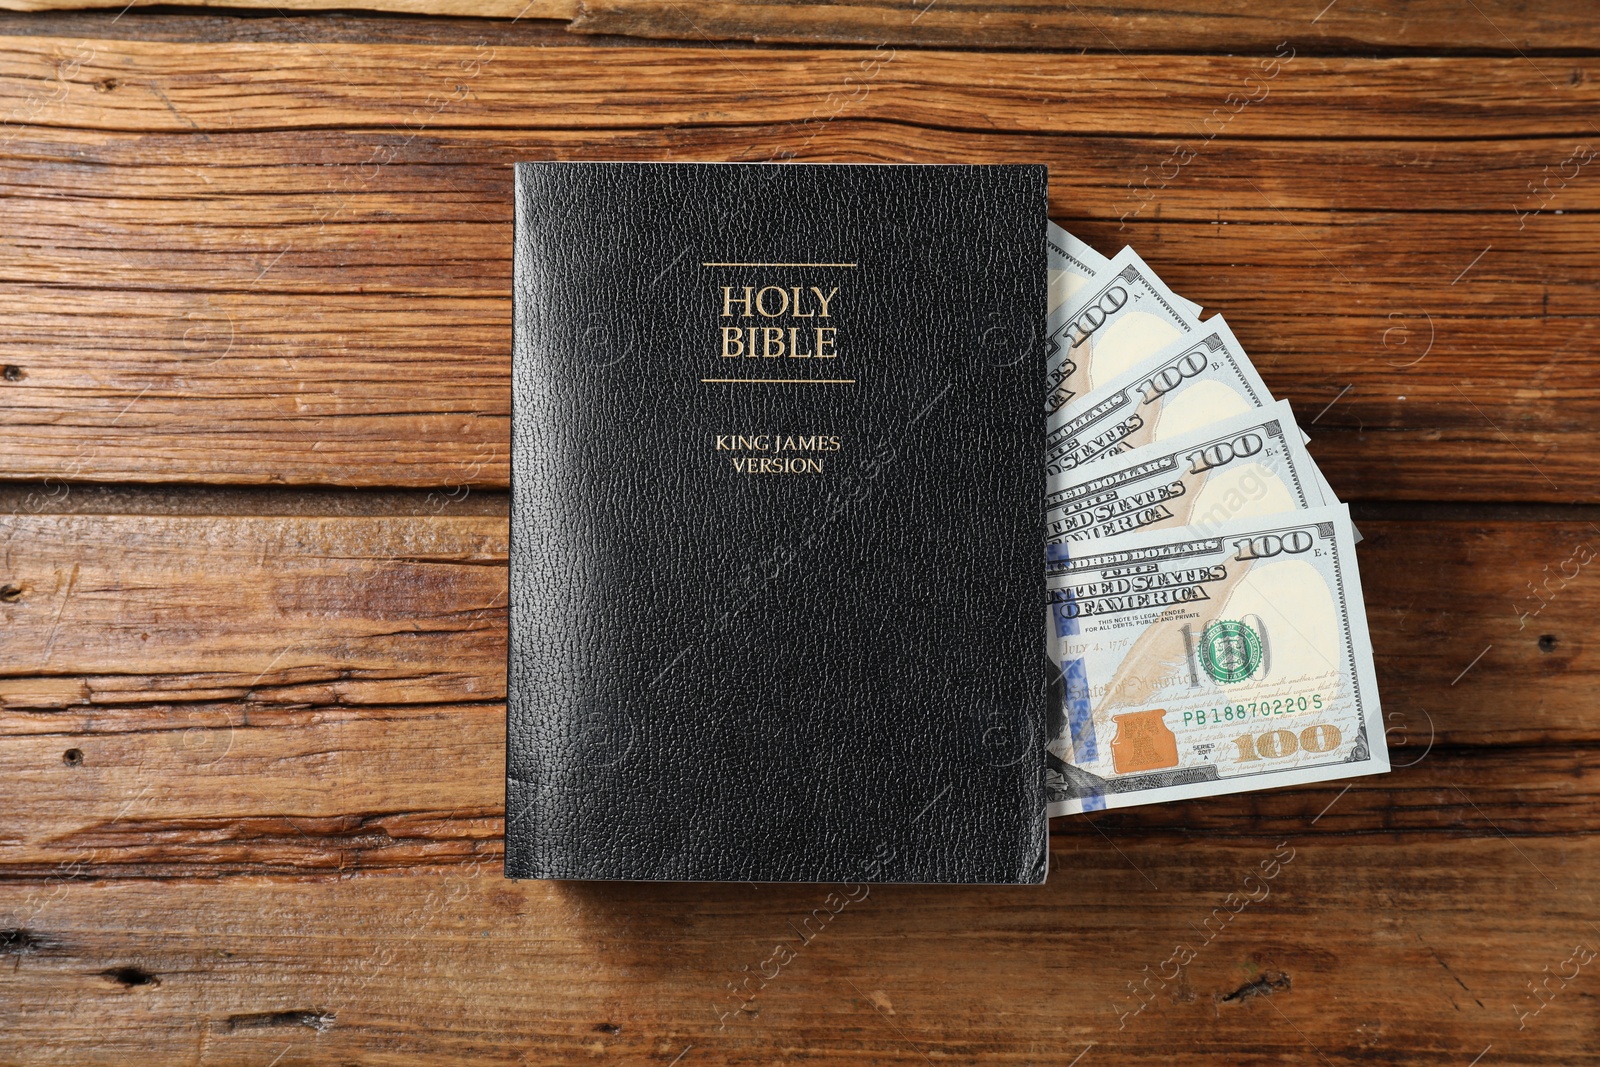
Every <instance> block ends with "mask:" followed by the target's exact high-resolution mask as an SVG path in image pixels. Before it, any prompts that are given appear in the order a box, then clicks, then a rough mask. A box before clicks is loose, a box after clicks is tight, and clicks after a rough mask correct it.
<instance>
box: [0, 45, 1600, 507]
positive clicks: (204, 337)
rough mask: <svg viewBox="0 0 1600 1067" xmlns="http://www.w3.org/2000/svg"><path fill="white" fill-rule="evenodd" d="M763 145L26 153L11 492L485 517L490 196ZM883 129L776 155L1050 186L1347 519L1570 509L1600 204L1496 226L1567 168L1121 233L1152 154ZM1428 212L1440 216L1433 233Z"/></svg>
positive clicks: (1361, 188) (266, 137)
mask: <svg viewBox="0 0 1600 1067" xmlns="http://www.w3.org/2000/svg"><path fill="white" fill-rule="evenodd" d="M485 76H487V75H485ZM759 129H760V128H759V127H738V128H736V129H734V130H733V131H732V132H729V131H724V130H720V129H717V130H710V131H698V132H694V133H693V134H692V135H686V134H681V133H679V132H674V131H635V132H622V133H612V134H607V135H605V136H600V137H595V138H594V139H592V140H588V141H586V140H585V138H588V137H589V136H590V135H589V134H586V133H584V132H581V131H554V132H541V133H539V134H538V135H537V138H536V139H534V140H532V141H528V142H526V143H523V144H520V145H513V146H507V145H506V144H505V143H504V142H503V139H502V138H501V135H500V134H498V133H495V132H493V131H474V130H444V131H437V132H430V133H429V134H428V143H427V147H426V149H425V150H424V149H422V148H421V147H418V146H415V145H413V146H412V147H409V148H407V149H405V150H404V152H401V151H399V150H393V151H391V150H392V149H394V146H395V144H396V143H397V142H396V141H395V140H394V138H393V135H386V134H382V133H376V132H357V133H349V132H335V131H326V130H318V129H308V130H298V131H284V132H276V133H249V134H241V135H237V136H230V137H229V138H228V139H227V144H226V146H223V145H222V144H221V142H218V141H215V140H212V141H206V140H201V139H200V137H198V136H196V135H193V134H153V135H152V134H127V133H104V132H100V133H93V134H87V135H86V134H82V133H80V132H77V131H72V130H65V129H62V130H55V129H45V128H33V129H29V130H27V131H26V132H25V133H18V136H17V137H16V139H15V140H14V141H13V142H12V144H11V146H10V155H9V157H7V158H6V159H5V160H4V161H3V163H0V189H4V190H6V191H7V192H9V193H10V197H9V199H8V204H9V205H10V208H9V212H10V214H9V219H10V222H11V230H10V232H9V240H10V242H11V244H10V247H9V250H8V252H7V254H6V255H5V256H4V258H3V259H0V284H3V285H4V286H5V288H6V291H7V295H8V298H9V300H10V307H11V309H12V316H11V323H12V327H13V328H12V331H11V333H10V335H9V338H8V339H9V341H10V345H9V347H8V359H9V362H8V364H7V365H9V366H12V367H14V368H15V371H14V372H13V373H14V374H15V375H16V376H17V377H16V379H15V380H8V381H6V382H5V383H4V384H0V388H3V389H4V390H5V391H6V395H7V406H6V408H5V409H4V412H3V413H0V425H4V427H5V432H6V434H7V440H8V441H9V442H10V443H11V445H12V446H13V447H11V448H9V449H8V450H7V451H6V452H5V454H4V456H3V458H0V472H3V473H5V474H6V475H7V476H9V477H46V476H55V477H65V478H70V479H74V480H90V479H98V480H131V481H145V482H148V481H202V482H204V481H209V482H234V483H237V482H253V483H266V484H281V483H285V482H287V483H293V484H315V483H333V484H373V483H378V484H400V485H423V486H464V485H474V486H504V485H505V481H506V476H507V475H506V471H507V454H508V449H507V443H506V442H507V423H506V418H507V414H508V399H507V393H508V377H507V364H506V356H505V353H506V351H507V348H508V343H509V340H508V339H509V316H510V308H509V303H508V300H507V298H506V295H505V294H506V291H507V288H508V286H509V258H508V250H509V172H508V170H507V168H506V166H505V164H507V163H509V162H510V161H511V160H513V159H516V158H520V157H523V156H526V155H530V154H539V153H540V152H550V153H553V154H556V155H561V156H566V155H576V156H588V157H597V156H598V157H606V156H624V155H630V154H631V155H635V156H640V157H647V158H649V157H660V156H662V155H670V156H677V155H682V154H692V155H700V156H702V157H703V156H714V155H717V154H719V152H722V153H725V154H736V153H737V151H738V146H739V145H743V144H748V138H749V136H750V135H751V134H752V132H753V131H756V130H759ZM886 129H887V128H886V127H882V126H881V125H879V124H874V123H861V122H855V121H854V120H849V119H840V120H836V121H835V122H833V123H830V124H828V125H827V127H826V131H827V132H826V135H825V136H824V137H819V138H818V140H817V143H816V144H815V145H813V146H811V147H810V148H806V146H805V144H804V141H803V139H802V137H801V135H800V133H799V131H795V130H791V131H789V132H788V133H787V134H785V136H787V137H789V138H790V143H791V144H792V146H793V147H794V148H795V149H796V150H800V149H806V151H807V153H808V155H807V158H818V159H829V158H852V157H853V156H855V155H856V154H857V153H860V154H863V155H866V156H867V158H885V159H890V158H896V153H897V152H898V153H899V158H908V157H909V158H925V159H941V158H942V159H951V160H961V159H971V160H982V159H998V160H1006V159H1017V160H1021V159H1027V158H1035V159H1044V160H1046V161H1048V162H1050V163H1051V164H1052V165H1053V167H1054V173H1055V175H1056V186H1057V189H1056V191H1055V193H1054V198H1053V204H1054V206H1055V208H1056V211H1057V215H1058V218H1060V219H1061V221H1063V222H1065V223H1066V224H1068V225H1070V226H1072V227H1073V228H1074V229H1076V230H1078V231H1080V232H1081V233H1082V234H1083V235H1084V236H1085V237H1087V238H1088V239H1090V240H1091V241H1092V242H1094V243H1097V244H1098V245H1099V246H1100V247H1101V248H1103V249H1104V250H1105V251H1107V252H1110V251H1113V250H1115V248H1116V247H1118V246H1119V245H1120V244H1121V243H1122V242H1123V241H1125V240H1127V241H1132V242H1133V243H1134V244H1135V245H1136V246H1137V247H1139V248H1140V249H1141V250H1142V251H1143V253H1144V254H1145V256H1146V257H1147V259H1149V261H1150V262H1152V263H1153V264H1154V265H1156V266H1157V268H1158V269H1159V270H1161V271H1162V273H1163V274H1164V275H1165V276H1166V277H1167V278H1168V280H1169V281H1170V282H1172V284H1173V285H1174V286H1176V287H1177V288H1178V289H1179V290H1180V291H1183V292H1186V293H1187V294H1189V295H1191V296H1193V297H1195V298H1197V299H1200V300H1201V301H1202V302H1204V303H1205V304H1207V305H1208V307H1210V308H1212V309H1216V310H1221V311H1223V312H1225V313H1226V314H1227V316H1228V318H1229V320H1230V322H1232V324H1233V325H1234V327H1235V330H1236V332H1238V333H1239V335H1240V336H1241V337H1242V338H1243V339H1244V341H1245V342H1246V344H1247V346H1248V348H1249V350H1250V352H1251V353H1252V355H1253V356H1254V358H1255V359H1256V360H1257V362H1258V364H1259V365H1260V366H1261V368H1262V370H1263V372H1264V374H1265V376H1266V378H1267V381H1268V384H1269V385H1270V386H1271V387H1272V388H1273V389H1274V391H1275V392H1277V393H1278V394H1279V395H1282V396H1286V397H1288V398H1289V399H1291V400H1293V401H1294V402H1295V403H1296V404H1297V405H1298V406H1299V407H1300V408H1301V411H1302V417H1303V418H1304V419H1306V420H1311V419H1313V418H1316V419H1317V422H1316V425H1315V426H1314V427H1313V429H1314V431H1315V432H1316V434H1317V437H1318V456H1319V459H1320V460H1321V461H1322V462H1323V463H1324V464H1325V465H1326V466H1327V468H1328V473H1329V477H1330V479H1331V480H1332V482H1333V484H1334V486H1335V487H1336V489H1338V490H1339V491H1340V492H1341V493H1343V494H1345V495H1347V496H1352V497H1355V498H1379V499H1382V498H1388V499H1419V498H1428V497H1439V498H1447V499H1484V500H1494V499H1521V500H1542V501H1560V502H1565V501H1569V500H1572V499H1577V498H1581V497H1582V494H1583V493H1584V492H1585V490H1584V488H1583V487H1584V486H1586V485H1588V484H1592V473H1593V464H1592V462H1591V460H1590V459H1589V457H1590V456H1593V455H1595V454H1597V452H1600V447H1597V446H1600V441H1596V440H1595V437H1594V432H1593V429H1592V427H1593V426H1594V425H1595V424H1596V423H1595V419H1596V415H1597V412H1596V410H1595V409H1596V400H1597V392H1596V389H1595V387H1594V386H1593V384H1592V383H1593V380H1594V372H1593V367H1594V356H1593V346H1592V345H1590V344H1589V343H1588V342H1589V340H1591V339H1592V338H1593V336H1594V331H1595V321H1594V320H1595V316H1596V315H1597V314H1600V305H1597V303H1596V297H1595V289H1594V286H1592V285H1590V284H1589V280H1590V275H1591V272H1592V254H1591V253H1590V251H1589V250H1590V249H1591V248H1592V246H1593V242H1594V240H1595V235H1594V233H1593V232H1592V231H1593V228H1594V226H1595V225H1596V222H1595V215H1594V213H1593V212H1594V210H1595V208H1596V207H1597V206H1600V193H1597V192H1596V191H1595V190H1597V189H1600V184H1596V183H1594V182H1590V181H1586V180H1576V181H1574V182H1572V183H1571V184H1570V186H1569V187H1568V188H1566V189H1563V190H1561V193H1560V195H1561V198H1562V199H1560V200H1559V201H1557V202H1558V203H1561V204H1564V205H1567V207H1565V208H1563V209H1561V210H1567V211H1569V213H1568V214H1564V215H1557V214H1555V213H1554V211H1555V209H1554V208H1552V209H1550V210H1545V211H1542V212H1540V213H1539V214H1534V215H1528V214H1523V215H1521V216H1519V215H1518V213H1517V211H1518V210H1519V209H1520V210H1521V211H1523V212H1525V213H1526V212H1527V211H1529V210H1530V208H1531V207H1532V206H1534V205H1536V204H1537V203H1538V201H1537V200H1534V199H1531V198H1527V197H1525V198H1524V200H1522V201H1520V202H1519V201H1518V200H1516V199H1514V198H1508V196H1509V194H1515V193H1517V189H1516V187H1515V184H1514V176H1515V175H1517V174H1519V173H1525V174H1528V175H1530V176H1533V177H1537V176H1539V175H1541V174H1547V173H1548V172H1549V170H1550V169H1551V168H1552V167H1555V168H1557V169H1558V170H1559V169H1560V168H1559V164H1560V163H1561V161H1562V160H1563V159H1566V158H1570V153H1571V151H1572V149H1571V148H1570V147H1565V146H1563V147H1550V146H1548V145H1547V143H1546V142H1543V141H1535V142H1522V141H1510V140H1506V141H1485V142H1430V141H1401V142H1382V141H1365V142H1348V143H1341V144H1338V145H1328V144H1311V145H1306V144H1304V143H1300V142H1290V141H1283V140H1239V141H1232V142H1227V143H1224V142H1220V141H1219V142H1215V143H1214V144H1213V146H1211V147H1210V148H1208V149H1207V150H1206V151H1207V154H1205V155H1202V156H1201V157H1200V158H1199V159H1198V160H1197V161H1196V163H1195V165H1194V166H1193V167H1191V168H1189V169H1187V170H1186V171H1185V172H1184V175H1183V180H1181V181H1176V182H1173V183H1171V184H1170V185H1169V187H1168V188H1167V189H1164V190H1162V191H1161V193H1160V195H1159V198H1158V199H1157V200H1155V201H1154V202H1153V206H1152V207H1149V208H1148V209H1144V208H1145V205H1144V203H1143V201H1135V200H1132V199H1130V194H1129V192H1128V190H1127V188H1126V187H1125V186H1124V187H1122V188H1120V189H1119V188H1117V187H1116V186H1115V184H1114V180H1115V177H1116V173H1117V171H1118V170H1119V169H1121V170H1130V169H1131V170H1134V171H1137V170H1138V168H1139V167H1147V166H1149V165H1150V163H1155V162H1158V161H1159V160H1160V159H1161V158H1165V157H1167V156H1170V154H1171V152H1172V151H1173V143H1172V142H1167V141H1145V140H1142V139H1138V138H1109V139H1106V138H1096V139H1092V140H1091V141H1089V142H1087V145H1088V147H1089V148H1092V149H1093V151H1086V150H1085V144H1084V143H1080V142H1078V141H1076V140H1074V139H1070V138H1057V137H1048V136H1042V135H998V134H991V135H972V136H968V135H966V134H960V133H955V132H950V131H941V130H923V131H921V132H920V133H918V134H917V138H918V139H917V140H915V141H914V142H907V145H906V146H901V147H899V148H896V147H895V146H894V145H893V144H891V143H890V141H892V136H891V135H889V134H887V133H886V132H885V130H886ZM834 137H837V138H839V140H838V143H837V145H834V143H833V141H832V140H831V138H834ZM886 137H887V138H889V140H886V139H885V138H886ZM1562 144H1563V145H1564V142H1562ZM530 145H532V146H537V150H534V149H532V148H530ZM386 146H388V147H386ZM1102 149H1104V150H1105V152H1106V154H1107V157H1108V158H1110V159H1112V160H1113V162H1109V163H1108V162H1106V161H1105V160H1102V159H1100V158H1099V156H1098V155H1097V153H1099V152H1100V151H1101V150H1102ZM1302 151H1303V152H1304V153H1306V159H1305V160H1304V161H1302V160H1300V159H1299V158H1298V157H1297V155H1296V153H1297V152H1302ZM1141 153H1143V154H1141ZM391 156H392V161H391V162H388V163H386V164H384V165H382V166H378V165H376V164H374V163H371V162H368V161H371V160H373V159H390V158H391ZM1141 158H1143V159H1146V160H1148V161H1150V162H1149V163H1144V164H1137V165H1136V164H1134V162H1133V161H1134V160H1137V159H1141ZM1085 159H1091V160H1094V162H1088V163H1085V162H1083V161H1084V160H1085ZM1541 159H1544V160H1546V162H1544V163H1540V162H1539V161H1540V160H1541ZM286 160H293V162H285V161H286ZM1302 162H1304V163H1306V164H1308V165H1304V166H1303V165H1302ZM1535 164H1538V165H1537V166H1536V165H1535ZM1391 174H1392V175H1396V177H1394V178H1393V180H1388V179H1387V176H1388V175H1391ZM1375 175H1376V176H1385V180H1382V181H1378V180H1370V181H1361V180H1356V181H1352V180H1351V179H1352V178H1353V177H1354V178H1358V179H1359V178H1361V177H1371V176H1375ZM1472 175H1477V176H1476V177H1469V176H1472ZM1246 176H1250V177H1249V178H1248V181H1249V184H1250V185H1252V186H1254V187H1255V188H1256V190H1257V193H1258V195H1257V196H1256V197H1255V198H1254V199H1251V198H1248V197H1247V198H1246V202H1245V203H1244V205H1243V206H1242V207H1241V206H1237V205H1236V201H1237V197H1235V198H1234V202H1230V200H1229V198H1228V190H1229V189H1237V188H1238V187H1239V182H1240V181H1241V180H1245V178H1246ZM1526 184H1527V181H1526V180H1524V181H1523V185H1524V186H1525V185H1526ZM1352 189H1357V190H1358V191H1356V192H1351V191H1350V190H1352ZM1430 189H1442V190H1444V192H1441V193H1439V194H1437V197H1436V200H1437V202H1435V199H1430V197H1433V196H1434V194H1432V193H1430ZM1496 197H1499V198H1500V199H1498V200H1496V199H1495V198H1496ZM63 198H67V200H66V202H68V203H70V204H71V205H72V210H70V211H63V210H62V207H63V202H64V200H63ZM1221 204H1226V205H1228V206H1226V207H1217V206H1211V207H1208V206H1207V205H1221ZM1407 204H1410V205H1411V206H1412V209H1407V210H1402V208H1404V207H1405V206H1406V205H1407ZM174 205H182V207H181V210H175V208H174ZM1319 205H1320V206H1319ZM1474 205H1479V206H1481V207H1486V208H1489V209H1492V210H1489V211H1487V212H1482V211H1477V210H1473V208H1474ZM1416 207H1422V208H1425V209H1426V210H1422V211H1417V210H1414V208H1416ZM1135 208H1141V209H1144V210H1140V211H1139V213H1138V214H1137V215H1133V216H1130V217H1129V218H1128V219H1127V220H1126V222H1125V223H1118V222H1116V221H1115V217H1117V216H1120V215H1122V214H1125V213H1127V212H1129V211H1132V210H1134V209H1135ZM1480 253H1483V255H1482V256H1481V257H1480ZM64 290H66V291H71V292H72V293H73V294H74V296H73V299H72V300H70V301H63V300H62V299H61V296H62V293H63V291H64ZM108 323H114V325H108ZM1513 368H1514V370H1513ZM1530 382H1533V383H1537V384H1539V385H1540V386H1541V387H1540V388H1531V387H1530V384H1529V383H1530ZM1335 400H1337V402H1336V403H1333V405H1332V407H1329V404H1330V402H1333V401H1335ZM1324 409H1326V410H1324ZM1530 463H1531V464H1532V465H1531V466H1530ZM1508 470H1514V471H1515V472H1516V474H1515V475H1514V476H1508V473H1507V472H1508Z"/></svg>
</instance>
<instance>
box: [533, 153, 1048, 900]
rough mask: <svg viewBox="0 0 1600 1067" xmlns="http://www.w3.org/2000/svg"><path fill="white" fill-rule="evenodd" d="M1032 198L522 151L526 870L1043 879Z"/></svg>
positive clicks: (945, 179) (867, 174)
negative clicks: (540, 157) (577, 159)
mask: <svg viewBox="0 0 1600 1067" xmlns="http://www.w3.org/2000/svg"><path fill="white" fill-rule="evenodd" d="M1045 178H1046V172H1045V168H1044V167H1042V166H869V165H793V164H789V165H771V164H733V163H724V164H678V163H523V164H518V165H517V167H516V181H515V195H516V206H515V219H516V229H515V264H514V272H513V286H514V320H513V360H512V381H513V385H512V479H511V578H510V646H509V655H508V660H509V664H508V675H507V682H508V712H507V728H506V735H507V745H506V874H507V876H509V877H517V878H560V879H670V880H695V881H700V880H707V881H710V880H717V881H721V880H737V881H807V882H846V883H848V882H982V883H1033V882H1041V881H1043V880H1044V876H1045V872H1046V866H1047V855H1046V836H1047V835H1046V831H1047V822H1046V816H1045V807H1046V798H1045V793H1044V780H1043V778H1044V761H1043V759H1042V757H1041V752H1042V751H1043V748H1044V745H1045V742H1046V738H1045V709H1044V690H1043V685H1044V680H1045V675H1046V671H1045V660H1044V656H1043V655H1042V651H1043V650H1042V643H1041V640H1040V633H1041V624H1042V615H1041V611H1040V605H1041V604H1043V603H1044V600H1045V584H1044V570H1043V566H1042V562H1041V551H1040V546H1041V545H1042V544H1043V543H1044V531H1043V524H1042V519H1041V515H1040V504H1039V501H1040V499H1041V495H1042V493H1043V486H1044V475H1043V463H1042V459H1041V457H1042V455H1043V451H1044V429H1043V428H1044V421H1043V418H1042V415H1041V414H1040V403H1039V391H1040V387H1039V383H1040V382H1041V381H1043V379H1044V325H1045V312H1046V278H1047V274H1046V263H1045V240H1044V239H1045V218H1046V214H1045V207H1046V190H1045Z"/></svg>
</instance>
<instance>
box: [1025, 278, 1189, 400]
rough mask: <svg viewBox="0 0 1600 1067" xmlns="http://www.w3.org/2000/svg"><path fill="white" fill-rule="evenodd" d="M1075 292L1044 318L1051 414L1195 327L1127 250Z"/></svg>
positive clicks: (1181, 303) (1175, 300)
mask: <svg viewBox="0 0 1600 1067" xmlns="http://www.w3.org/2000/svg"><path fill="white" fill-rule="evenodd" d="M1079 295H1080V297H1081V299H1078V300H1075V301H1070V302H1068V303H1067V304H1063V305H1062V306H1061V307H1060V308H1058V309H1057V310H1056V312H1055V313H1054V314H1052V315H1051V316H1050V318H1049V320H1048V326H1047V331H1048V339H1049V354H1048V357H1047V360H1046V373H1045V410H1046V411H1047V412H1049V413H1052V414H1053V413H1054V412H1057V411H1059V410H1061V409H1062V408H1064V407H1066V406H1067V405H1068V404H1070V403H1071V402H1072V401H1073V400H1074V399H1076V398H1077V397H1080V396H1082V395H1083V394H1085V393H1087V392H1088V391H1089V390H1091V389H1093V388H1095V387H1096V386H1098V385H1102V384H1104V383H1106V382H1108V381H1110V380H1111V379H1112V378H1115V377H1116V376H1117V375H1119V374H1121V373H1123V372H1124V371H1126V370H1128V369H1129V368H1130V367H1133V366H1134V365H1135V364H1137V363H1139V362H1141V361H1142V360H1145V359H1148V358H1149V357H1150V356H1153V355H1155V354H1156V353H1157V352H1159V351H1161V349H1163V348H1165V347H1166V346H1167V345H1169V344H1171V343H1172V342H1173V341H1176V340H1177V339H1178V338H1180V337H1183V336H1185V335H1189V334H1193V333H1196V332H1197V331H1198V330H1199V329H1200V323H1199V320H1198V319H1196V318H1195V317H1194V316H1193V315H1191V314H1189V313H1188V311H1186V310H1185V304H1186V303H1187V302H1186V301H1183V300H1181V299H1180V298H1179V297H1178V296H1176V295H1175V294H1174V293H1173V292H1172V290H1170V289H1168V288H1167V287H1166V285H1165V284H1163V283H1162V281H1161V279H1160V278H1158V277H1157V276H1156V273H1155V271H1153V270H1151V269H1150V268H1149V266H1147V265H1146V264H1145V262H1144V260H1142V259H1140V258H1139V256H1138V254H1137V253H1136V252H1134V250H1133V249H1132V248H1124V249H1123V250H1122V251H1120V252H1118V253H1117V254H1116V255H1115V256H1113V257H1112V258H1111V262H1110V263H1108V264H1107V265H1106V268H1105V270H1104V271H1103V272H1098V273H1097V274H1096V276H1095V280H1094V284H1093V285H1090V286H1086V287H1084V288H1083V289H1082V290H1081V292H1080V294H1079Z"/></svg>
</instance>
